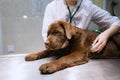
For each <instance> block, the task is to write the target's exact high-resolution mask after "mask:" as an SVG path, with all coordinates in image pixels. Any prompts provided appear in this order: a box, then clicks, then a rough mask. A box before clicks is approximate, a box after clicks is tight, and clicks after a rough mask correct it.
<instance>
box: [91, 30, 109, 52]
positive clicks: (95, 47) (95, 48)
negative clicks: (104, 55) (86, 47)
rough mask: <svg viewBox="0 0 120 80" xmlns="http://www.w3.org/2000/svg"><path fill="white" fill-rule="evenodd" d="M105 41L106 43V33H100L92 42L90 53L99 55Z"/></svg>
mask: <svg viewBox="0 0 120 80" xmlns="http://www.w3.org/2000/svg"><path fill="white" fill-rule="evenodd" d="M107 41H108V35H107V33H105V32H103V33H101V34H100V35H98V36H97V38H96V39H95V40H94V42H93V44H92V47H91V51H92V52H97V53H99V52H100V51H101V50H102V49H103V48H104V47H105V45H106V43H107Z"/></svg>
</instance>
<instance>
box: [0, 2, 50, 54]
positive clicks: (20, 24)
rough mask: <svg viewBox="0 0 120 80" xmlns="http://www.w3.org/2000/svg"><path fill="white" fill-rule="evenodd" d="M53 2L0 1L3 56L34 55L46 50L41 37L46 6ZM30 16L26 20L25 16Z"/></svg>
mask: <svg viewBox="0 0 120 80" xmlns="http://www.w3.org/2000/svg"><path fill="white" fill-rule="evenodd" d="M50 1H52V0H0V13H1V18H0V20H1V21H0V22H1V24H0V25H1V26H0V29H2V30H1V31H2V32H1V33H2V35H1V36H0V37H1V38H0V40H1V41H0V42H1V43H2V44H3V45H1V43H0V47H2V48H1V49H2V51H3V52H2V53H1V54H16V53H17V54H21V53H32V52H37V51H40V50H42V49H44V44H43V40H42V36H41V29H42V21H43V16H44V15H43V14H44V10H45V6H46V5H47V4H48V3H49V2H50ZM24 15H26V16H28V17H27V19H24V18H23V16H24Z"/></svg>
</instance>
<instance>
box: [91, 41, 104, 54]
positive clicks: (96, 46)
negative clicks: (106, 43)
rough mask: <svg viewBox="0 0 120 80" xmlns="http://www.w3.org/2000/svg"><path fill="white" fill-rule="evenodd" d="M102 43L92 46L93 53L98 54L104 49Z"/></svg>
mask: <svg viewBox="0 0 120 80" xmlns="http://www.w3.org/2000/svg"><path fill="white" fill-rule="evenodd" d="M102 43H103V42H102V41H99V42H97V43H96V44H94V45H92V48H91V51H92V52H97V51H98V50H99V49H100V48H101V47H102V45H103V44H102Z"/></svg>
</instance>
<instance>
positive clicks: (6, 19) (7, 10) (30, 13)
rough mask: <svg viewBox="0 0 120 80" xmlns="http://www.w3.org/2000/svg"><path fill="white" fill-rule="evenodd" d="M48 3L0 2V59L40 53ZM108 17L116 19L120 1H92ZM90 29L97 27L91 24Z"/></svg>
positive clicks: (36, 0)
mask: <svg viewBox="0 0 120 80" xmlns="http://www.w3.org/2000/svg"><path fill="white" fill-rule="evenodd" d="M51 1H52V0H0V55H4V54H24V53H32V52H37V51H40V50H43V49H44V44H43V39H42V36H41V29H42V22H43V16H44V10H45V7H46V5H47V4H48V3H49V2H51ZM92 1H93V2H94V3H95V4H96V5H98V6H99V7H101V8H103V9H105V10H108V11H109V12H110V13H111V14H112V15H116V16H118V17H119V16H120V0H92ZM89 28H90V29H95V28H97V26H96V25H95V24H94V23H91V24H90V26H89Z"/></svg>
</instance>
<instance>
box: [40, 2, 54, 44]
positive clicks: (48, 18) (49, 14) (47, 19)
mask: <svg viewBox="0 0 120 80" xmlns="http://www.w3.org/2000/svg"><path fill="white" fill-rule="evenodd" d="M53 7H54V5H53V3H50V4H48V5H47V7H46V10H45V14H44V19H43V26H42V37H43V40H44V42H45V41H46V39H47V31H48V26H49V25H50V24H51V23H52V22H53V21H54V20H55V19H54V10H53V9H54V8H53Z"/></svg>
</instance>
